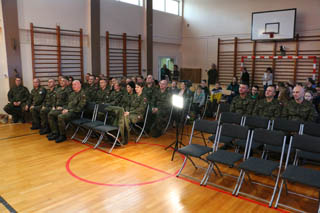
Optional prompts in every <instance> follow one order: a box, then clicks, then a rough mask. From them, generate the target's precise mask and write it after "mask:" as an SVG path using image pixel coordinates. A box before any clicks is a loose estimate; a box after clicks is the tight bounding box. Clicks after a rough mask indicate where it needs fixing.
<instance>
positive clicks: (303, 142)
mask: <svg viewBox="0 0 320 213" xmlns="http://www.w3.org/2000/svg"><path fill="white" fill-rule="evenodd" d="M292 147H293V148H296V149H300V150H303V151H307V152H313V153H319V154H320V138H319V137H314V136H310V135H294V136H293V138H292Z"/></svg>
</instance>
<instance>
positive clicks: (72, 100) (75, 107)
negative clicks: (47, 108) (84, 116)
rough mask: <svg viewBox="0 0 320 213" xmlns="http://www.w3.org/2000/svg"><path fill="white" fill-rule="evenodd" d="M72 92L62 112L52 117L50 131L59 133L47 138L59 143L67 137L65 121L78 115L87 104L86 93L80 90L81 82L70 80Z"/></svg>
mask: <svg viewBox="0 0 320 213" xmlns="http://www.w3.org/2000/svg"><path fill="white" fill-rule="evenodd" d="M72 88H73V92H72V93H71V94H70V96H69V98H68V106H67V107H66V108H64V109H63V110H62V113H61V114H59V115H58V116H57V117H54V118H53V120H52V121H51V122H52V124H53V125H52V132H53V133H56V132H58V131H57V130H58V128H59V134H54V135H53V136H52V137H49V138H48V139H49V140H56V143H61V142H63V141H65V140H66V139H67V137H66V125H67V123H68V122H69V121H70V120H72V119H74V118H76V117H80V114H81V112H82V110H83V109H84V107H85V106H86V104H87V98H86V93H85V92H84V90H81V83H80V81H78V80H74V81H73V82H72Z"/></svg>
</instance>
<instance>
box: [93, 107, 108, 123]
mask: <svg viewBox="0 0 320 213" xmlns="http://www.w3.org/2000/svg"><path fill="white" fill-rule="evenodd" d="M108 106H110V105H109V104H98V106H97V113H96V118H95V119H97V116H98V114H100V113H101V114H103V115H104V116H103V122H104V125H105V124H106V122H107V117H108V112H109V111H108V109H107V107H108ZM99 117H100V116H99ZM101 117H102V116H101ZM101 119H102V118H101Z"/></svg>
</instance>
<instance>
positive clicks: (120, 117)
mask: <svg viewBox="0 0 320 213" xmlns="http://www.w3.org/2000/svg"><path fill="white" fill-rule="evenodd" d="M111 109H112V111H113V112H114V113H115V117H116V118H117V121H118V126H119V128H120V133H121V136H122V141H123V142H128V138H130V131H131V127H130V124H135V123H138V122H140V121H142V120H143V117H142V116H139V115H137V114H129V115H128V116H124V112H125V110H124V109H123V107H116V106H112V108H111Z"/></svg>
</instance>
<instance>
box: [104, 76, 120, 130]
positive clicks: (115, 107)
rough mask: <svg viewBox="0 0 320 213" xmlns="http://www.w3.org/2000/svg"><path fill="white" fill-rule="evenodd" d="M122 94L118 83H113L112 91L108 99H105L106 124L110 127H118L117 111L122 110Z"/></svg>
mask: <svg viewBox="0 0 320 213" xmlns="http://www.w3.org/2000/svg"><path fill="white" fill-rule="evenodd" d="M123 96H124V92H123V91H122V90H121V87H120V85H119V83H118V81H116V82H114V83H113V91H112V92H111V93H110V96H109V98H108V99H107V104H109V106H108V107H107V110H108V111H109V114H108V123H109V124H111V125H114V126H116V125H118V120H119V111H120V110H121V109H122V105H123V104H122V99H123Z"/></svg>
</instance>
